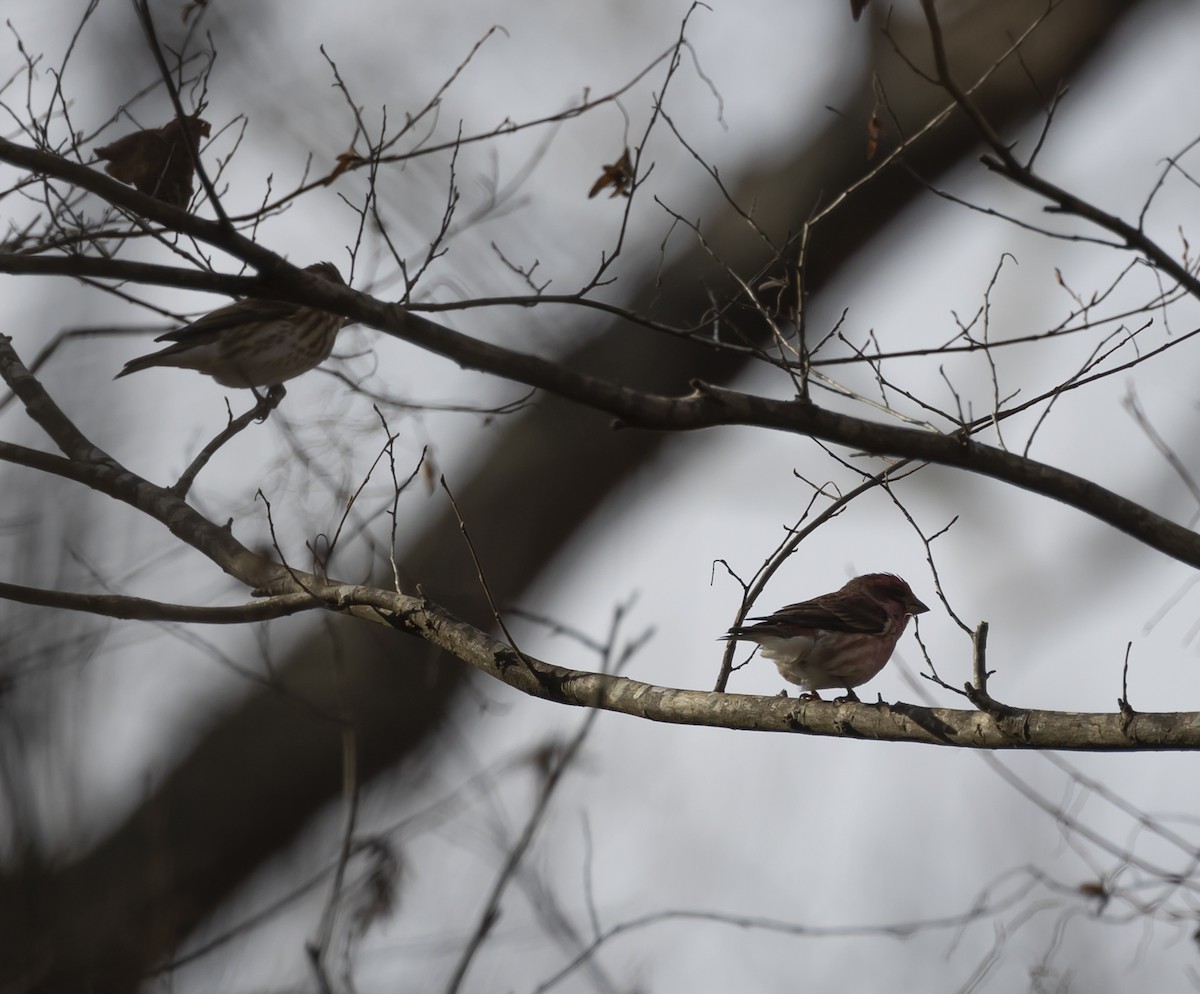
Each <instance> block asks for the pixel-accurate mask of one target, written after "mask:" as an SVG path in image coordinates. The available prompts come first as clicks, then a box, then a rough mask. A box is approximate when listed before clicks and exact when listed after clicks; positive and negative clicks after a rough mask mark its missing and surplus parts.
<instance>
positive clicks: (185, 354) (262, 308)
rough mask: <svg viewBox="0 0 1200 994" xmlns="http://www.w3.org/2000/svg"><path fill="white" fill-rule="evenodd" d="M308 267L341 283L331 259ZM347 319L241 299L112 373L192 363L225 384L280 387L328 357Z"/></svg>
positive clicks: (189, 366)
mask: <svg viewBox="0 0 1200 994" xmlns="http://www.w3.org/2000/svg"><path fill="white" fill-rule="evenodd" d="M304 271H305V272H306V273H312V274H313V275H314V276H320V277H321V278H322V279H326V280H329V281H330V282H331V283H337V284H340V285H341V286H345V285H346V281H345V280H344V279H342V274H341V273H339V272H338V268H337V266H335V265H334V264H333V263H332V262H318V263H316V264H315V265H312V266H305V267H304ZM345 323H346V321H345V319H344V318H342V317H341V316H340V315H338V314H331V313H330V312H329V311H322V310H319V309H318V308H315V307H305V306H303V305H300V304H288V303H284V302H283V301H278V300H239V301H237V302H236V303H233V304H226V305H225V306H224V307H220V308H218V309H217V310H215V311H210V312H209V313H208V314H205V315H204V316H203V317H200V318H197V319H196V320H195V321H193V322H192V323H191V324H187V325H184V326H183V327H182V328H179V329H178V330H176V331H169V332H167V334H165V335H160V336H159V337H158V338H156V339H155V341H156V342H174V343H175V344H173V345H169V346H167V347H166V348H165V349H162V350H161V351H159V352H153V353H151V354H150V355H145V356H139V357H138V358H137V359H130V360H129V362H127V363H125V368H124V369H122V370H121V371H120V372H119V373H117V375H116V376H115V377H113V379H117V378H119V377H121V376H127V375H128V374H130V373H136V372H137V371H138V370H140V369H149V368H150V367H151V366H176V367H178V368H180V369H194V370H196V371H197V372H200V373H205V374H206V375H208V376H211V377H212V378H213V379H214V380H216V381H217V382H218V383H219V384H221V386H223V387H243V388H247V389H250V390H254V392H255V393H256V394H257V393H258V389H257V388H258V387H278V386H279V385H280V384H281V383H283V381H284V380H290V379H292V378H293V377H296V376H299V375H300V374H301V373H307V372H308V371H309V370H310V369H312V368H313V367H315V366H318V365H320V364H321V363H322V362H324V361H325V360H326V359H328V358H329V353H331V352H332V351H333V343H334V341H335V340H336V339H337V333H338V332H339V331H340V330H341V329H342V326H343V325H344V324H345Z"/></svg>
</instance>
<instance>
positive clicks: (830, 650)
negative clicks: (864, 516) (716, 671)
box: [723, 573, 929, 700]
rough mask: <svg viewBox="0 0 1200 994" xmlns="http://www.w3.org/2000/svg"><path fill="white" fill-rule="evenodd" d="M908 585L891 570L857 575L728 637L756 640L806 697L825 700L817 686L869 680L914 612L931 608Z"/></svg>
mask: <svg viewBox="0 0 1200 994" xmlns="http://www.w3.org/2000/svg"><path fill="white" fill-rule="evenodd" d="M928 610H929V608H927V607H926V606H925V605H924V604H922V603H921V602H920V601H919V600H917V598H916V595H915V594H914V593H913V592H912V590H911V589H910V588H909V586H908V584H907V583H905V582H904V581H903V580H901V579H900V577H898V576H894V575H893V574H891V573H867V574H866V575H865V576H856V577H855V578H854V579H853V580H851V581H850V582H849V583H847V584H846V585H845V586H844V587H842V589H841V590H836V591H834V592H833V593H831V594H822V595H821V596H820V597H814V598H813V599H812V600H810V601H801V602H800V603H799V604H789V605H788V606H787V607H782V608H780V609H779V610H778V611H776V612H775V613H774V614H772V615H769V616H767V617H765V618H752V619H751V620H752V621H754V622H756V624H753V625H742V626H739V627H737V628H733V629H730V631H729V632H728V633H727V634H726V635H724V636H723V638H726V639H734V640H745V641H749V642H757V643H758V644H759V645H760V646H761V647H762V654H763V655H764V656H765V657H766V658H767V659H769V660H771V662H773V663H774V664H775V666H776V667H777V668H778V670H779V675H780V676H781V677H783V678H784V679H785V680H787V681H788V682H789V683H795V684H799V686H800V687H801V688H802V689H803V690H804V691H805V693H804V694H802V695H801V696H802V697H807V698H813V699H817V700H819V699H820V695H819V694H818V693H817V691H818V690H829V689H832V688H835V687H844V688H845V689H846V692H847V697H848V698H850V699H851V700H858V697H857V695H855V693H854V688H855V687H857V686H859V685H860V684H864V683H866V682H867V681H868V680H870V679H871V678H872V677H873V676H875V674H876V673H878V672H879V671H880V670H881V669H883V668H884V666H886V665H887V661H888V660H889V659H891V658H892V652H893V651H894V650H895V648H896V643H897V642H898V641H899V640H900V636H901V635H903V634H904V629H905V628H907V627H908V619H909V617H911V616H912V615H916V614H924V613H925V612H926V611H928Z"/></svg>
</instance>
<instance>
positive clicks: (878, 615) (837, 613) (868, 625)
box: [753, 591, 889, 635]
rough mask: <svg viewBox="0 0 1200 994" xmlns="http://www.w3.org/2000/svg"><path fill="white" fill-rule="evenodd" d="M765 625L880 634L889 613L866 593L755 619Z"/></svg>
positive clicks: (830, 597) (813, 602)
mask: <svg viewBox="0 0 1200 994" xmlns="http://www.w3.org/2000/svg"><path fill="white" fill-rule="evenodd" d="M753 620H755V621H758V622H760V624H762V625H763V626H770V627H772V628H778V629H780V630H787V629H789V628H820V629H824V630H825V631H828V632H856V633H859V634H862V635H878V634H880V633H881V632H883V631H885V630H886V629H887V626H888V621H889V618H888V612H887V608H885V607H884V606H883V605H882V604H880V603H879V601H877V600H875V598H873V597H871V596H869V595H867V594H846V593H843V592H841V591H839V592H838V593H836V594H825V595H823V596H821V597H815V598H813V599H812V600H811V601H801V602H800V603H799V604H789V605H787V606H786V607H781V608H780V609H779V610H778V611H776V612H775V613H774V614H771V615H768V616H767V617H765V618H755V619H753Z"/></svg>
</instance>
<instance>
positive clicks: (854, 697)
mask: <svg viewBox="0 0 1200 994" xmlns="http://www.w3.org/2000/svg"><path fill="white" fill-rule="evenodd" d="M833 703H834V704H851V703H853V704H858V703H859V700H858V694H856V693H855V692H854V688H853V687H847V688H846V693H845V695H844V696H842V697H835V698H834V699H833Z"/></svg>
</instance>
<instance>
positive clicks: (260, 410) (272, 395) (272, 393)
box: [250, 383, 287, 424]
mask: <svg viewBox="0 0 1200 994" xmlns="http://www.w3.org/2000/svg"><path fill="white" fill-rule="evenodd" d="M250 389H251V390H252V391H253V392H254V398H255V400H257V401H258V403H257V405H255V407H254V420H255V421H256V422H258V424H262V423H263V422H264V421H266V420H267V417H268V415H270V413H271V412H272V411H273V410H275V408H277V407H278V406H279V402H280V401H281V400H283V398H284V395H285V394H286V393H287V387H285V386H284V385H283V384H282V383H276V384H275V385H274V386H272V387H268V388H267V392H266V394H261V393H259V392H258V388H257V387H251V388H250Z"/></svg>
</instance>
